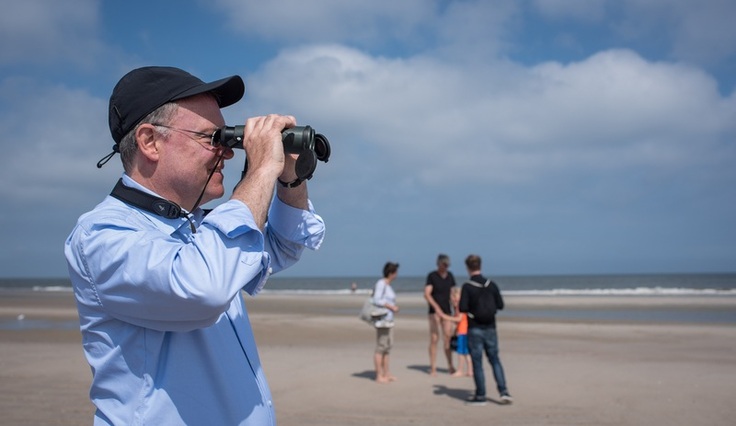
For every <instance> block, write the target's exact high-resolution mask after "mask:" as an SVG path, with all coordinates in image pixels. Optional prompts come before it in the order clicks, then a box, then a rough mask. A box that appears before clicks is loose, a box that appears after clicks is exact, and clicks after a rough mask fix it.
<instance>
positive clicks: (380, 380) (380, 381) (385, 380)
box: [376, 377, 389, 384]
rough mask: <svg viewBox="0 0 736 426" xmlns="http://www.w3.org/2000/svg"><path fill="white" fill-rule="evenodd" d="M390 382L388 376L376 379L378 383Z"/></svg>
mask: <svg viewBox="0 0 736 426" xmlns="http://www.w3.org/2000/svg"><path fill="white" fill-rule="evenodd" d="M388 382H389V380H388V379H387V378H385V377H378V378H377V379H376V383H381V384H384V383H388Z"/></svg>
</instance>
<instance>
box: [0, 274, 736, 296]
mask: <svg viewBox="0 0 736 426" xmlns="http://www.w3.org/2000/svg"><path fill="white" fill-rule="evenodd" d="M378 278H379V277H280V276H277V275H274V276H273V277H271V278H270V279H269V280H268V283H267V284H266V288H265V290H264V292H265V293H283V294H315V295H320V294H323V295H328V294H335V295H337V294H351V293H360V294H368V293H370V291H371V290H372V288H373V285H374V284H375V282H376V280H377V279H378ZM455 278H456V281H457V282H458V284H461V283H462V282H463V281H464V280H465V279H466V278H467V277H463V276H457V275H456V277H455ZM489 278H491V279H493V281H494V282H496V284H498V286H499V288H500V289H501V291H502V292H503V294H508V295H519V296H713V295H722V296H736V273H719V274H621V275H529V276H489ZM424 281H425V276H398V277H397V278H396V279H395V280H394V281H393V283H392V286H393V288H394V290H395V291H396V292H397V293H421V292H422V291H423V290H424V284H425V282H424ZM13 289H16V290H30V291H34V292H65V291H68V292H71V291H72V288H71V282H70V281H69V279H68V278H0V291H4V290H6V291H7V290H13Z"/></svg>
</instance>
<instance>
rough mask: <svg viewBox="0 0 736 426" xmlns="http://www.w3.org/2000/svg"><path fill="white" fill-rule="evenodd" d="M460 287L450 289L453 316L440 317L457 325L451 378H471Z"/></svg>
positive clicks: (465, 318) (466, 322) (470, 362)
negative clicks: (461, 309) (455, 354)
mask: <svg viewBox="0 0 736 426" xmlns="http://www.w3.org/2000/svg"><path fill="white" fill-rule="evenodd" d="M460 290H461V288H460V287H452V293H451V294H450V300H451V301H452V307H453V312H455V316H454V317H451V316H449V315H445V314H442V315H441V316H442V317H443V318H444V319H446V320H449V321H453V322H456V323H458V324H457V328H456V330H455V335H456V336H457V349H455V352H457V356H458V365H457V370H456V371H455V372H454V373H453V374H452V376H453V377H462V376H468V377H472V376H473V363H472V361H471V360H470V351H468V314H466V313H464V312H460V310H459V309H458V307H459V305H460Z"/></svg>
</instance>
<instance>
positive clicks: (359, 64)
mask: <svg viewBox="0 0 736 426" xmlns="http://www.w3.org/2000/svg"><path fill="white" fill-rule="evenodd" d="M284 82H289V84H288V85H285V84H284ZM250 90H251V91H250V96H251V98H250V99H251V100H252V101H254V102H255V103H257V104H259V105H261V106H262V108H265V109H272V110H277V111H283V110H286V111H294V114H300V115H302V116H304V115H306V116H308V117H315V118H319V119H320V120H323V121H324V122H325V123H329V126H330V128H331V129H332V131H334V132H336V133H337V134H338V135H339V138H340V139H345V140H352V141H360V142H359V143H360V144H361V146H366V145H370V146H372V147H373V148H374V149H377V150H380V152H382V153H383V155H382V156H381V158H385V159H386V160H385V161H386V163H384V167H385V166H390V165H391V164H393V165H394V167H396V168H397V170H398V173H400V174H405V175H406V178H407V179H409V178H410V176H411V177H412V178H414V177H416V178H418V179H420V180H421V181H424V182H425V183H428V184H433V183H439V182H442V183H448V182H456V183H459V182H463V181H465V180H467V179H480V181H482V182H487V183H502V182H507V181H512V182H516V181H526V182H529V181H543V180H544V179H547V178H549V176H551V175H554V174H563V175H570V174H575V173H591V172H593V173H611V174H613V173H616V172H619V171H621V170H625V169H627V168H630V167H641V168H654V169H657V170H660V171H662V172H665V173H676V171H677V170H678V169H679V168H681V167H689V166H693V165H700V166H702V165H703V164H710V163H712V162H713V161H717V159H719V158H722V155H723V152H722V149H723V146H722V143H723V142H724V141H725V140H728V138H732V137H733V136H734V125H733V123H732V122H733V120H732V117H733V116H734V113H736V109H735V108H736V104H735V102H734V99H733V98H722V97H721V96H720V95H719V94H718V92H717V87H716V83H715V81H714V80H713V79H712V78H711V77H710V76H708V75H707V74H705V73H703V72H701V71H699V70H697V69H695V68H690V67H685V66H682V65H676V64H668V63H652V62H648V61H646V60H644V59H642V58H641V57H640V56H638V55H637V54H636V53H634V52H631V51H627V50H613V51H606V52H601V53H599V54H597V55H594V56H592V57H590V58H587V59H585V60H583V61H580V62H576V63H571V64H567V65H563V64H560V63H557V62H549V63H545V64H540V65H538V66H535V67H531V68H524V67H521V66H519V65H515V64H510V63H505V62H496V63H489V64H486V65H484V66H482V67H476V68H465V67H463V66H462V65H458V64H453V63H447V62H444V61H440V60H436V59H432V58H428V57H415V58H408V59H387V58H377V57H371V56H369V55H366V54H365V53H362V52H359V51H357V50H353V49H348V48H345V47H340V46H313V47H307V48H300V49H293V50H289V51H285V52H282V54H281V55H279V57H278V58H276V59H275V60H274V61H273V62H272V63H270V64H269V65H268V66H266V67H265V68H264V69H263V70H262V72H261V73H259V74H258V75H256V76H253V77H252V79H251V89H250ZM297 117H299V115H297ZM610 177H612V178H614V176H613V175H612V176H610Z"/></svg>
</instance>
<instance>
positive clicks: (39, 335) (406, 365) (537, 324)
mask: <svg viewBox="0 0 736 426" xmlns="http://www.w3.org/2000/svg"><path fill="white" fill-rule="evenodd" d="M506 299H507V300H506V302H507V311H508V312H509V314H510V313H511V312H513V311H514V310H518V311H523V312H534V311H535V310H543V309H549V308H556V309H563V308H576V309H577V308H580V307H587V308H590V309H612V308H621V307H631V306H634V307H636V308H637V309H639V310H641V309H662V308H663V307H668V308H674V309H677V308H682V309H687V308H688V307H692V306H693V305H696V306H697V307H698V309H701V310H706V311H707V310H708V309H714V310H723V309H736V298H734V297H718V296H714V297H698V298H697V299H694V300H693V299H692V298H678V297H523V296H515V297H507V298H506ZM362 301H363V296H360V295H345V296H339V295H334V296H315V295H310V296H297V295H281V294H263V295H261V296H258V297H257V298H250V297H247V298H246V304H247V305H248V309H249V311H250V316H251V321H252V323H253V328H254V331H255V334H256V339H257V340H258V344H259V348H260V354H261V359H262V362H263V364H264V368H265V370H266V376H267V377H268V379H269V383H270V386H271V390H272V392H273V396H274V402H275V406H276V415H277V419H278V421H279V424H281V425H447V424H480V422H481V421H482V422H483V423H484V424H498V425H732V424H733V422H734V420H733V419H734V418H736V404H734V403H733V402H732V399H733V396H734V395H736V327H735V326H734V325H733V324H710V323H696V324H687V323H676V322H661V323H657V322H647V321H627V320H620V321H590V320H569V319H567V320H566V319H564V318H563V319H555V320H549V319H538V318H537V319H535V318H534V317H524V316H513V317H504V316H503V315H501V316H500V317H499V336H500V345H501V358H502V361H503V363H504V368H505V370H506V378H507V381H508V384H509V389H510V391H511V393H512V395H513V396H514V403H513V404H512V405H499V404H497V403H494V401H493V399H496V398H497V395H495V394H494V393H491V391H492V390H493V389H494V385H493V383H494V382H493V377H492V375H490V368H489V367H488V366H487V364H486V367H485V372H486V377H487V385H488V388H489V397H491V399H492V401H491V402H490V403H489V404H488V405H486V406H483V407H469V406H465V405H464V404H463V400H464V399H465V398H466V397H467V396H468V395H470V393H471V392H472V391H473V388H474V387H473V381H472V379H471V378H453V377H450V376H449V375H448V374H447V371H446V369H445V367H446V365H445V362H444V360H440V362H439V367H441V369H440V372H439V374H438V375H437V376H435V377H432V376H430V375H428V374H427V371H428V357H427V339H428V331H427V319H426V315H425V314H424V301H423V300H422V299H421V297H420V296H419V295H418V294H401V293H399V299H398V301H399V305H400V307H401V309H402V312H400V313H399V315H398V318H397V325H396V329H395V333H396V345H395V348H394V350H393V352H392V356H391V370H392V373H393V374H394V375H396V376H397V377H398V381H396V382H394V383H391V384H387V385H382V384H377V383H375V382H374V381H373V365H372V351H373V345H374V330H373V329H371V328H370V327H369V326H368V325H366V324H365V323H362V322H361V321H360V320H358V318H357V313H358V310H359V308H360V306H361V305H362ZM21 315H22V317H21V318H22V320H19V319H18V318H19V316H21ZM0 324H2V325H3V326H2V327H0V412H2V424H4V425H80V424H91V422H92V413H93V407H92V404H91V403H90V402H89V400H88V396H87V393H88V386H89V381H90V377H91V373H90V370H89V367H88V366H87V364H86V362H85V360H84V357H83V354H82V349H81V345H80V335H79V331H78V330H77V329H76V328H75V324H76V309H75V306H74V301H73V296H72V294H71V293H63V292H62V293H33V292H22V291H9V292H3V293H0ZM471 422H472V423H471Z"/></svg>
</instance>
